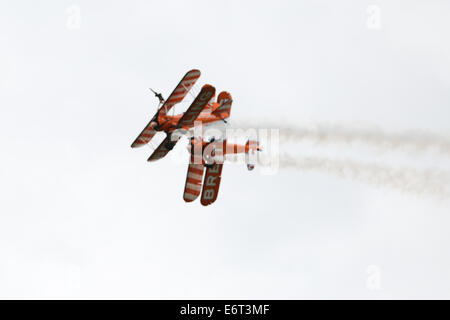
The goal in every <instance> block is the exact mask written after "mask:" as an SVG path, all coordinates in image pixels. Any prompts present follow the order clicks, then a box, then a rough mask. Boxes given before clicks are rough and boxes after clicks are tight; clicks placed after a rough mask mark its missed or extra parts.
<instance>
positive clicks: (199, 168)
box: [183, 163, 204, 202]
mask: <svg viewBox="0 0 450 320" xmlns="http://www.w3.org/2000/svg"><path fill="white" fill-rule="evenodd" d="M203 172H204V168H203V164H193V163H190V164H189V167H188V172H187V177H186V184H185V186H184V195H183V199H184V201H186V202H191V201H194V200H195V199H197V197H198V196H199V195H200V191H201V189H202V179H203Z"/></svg>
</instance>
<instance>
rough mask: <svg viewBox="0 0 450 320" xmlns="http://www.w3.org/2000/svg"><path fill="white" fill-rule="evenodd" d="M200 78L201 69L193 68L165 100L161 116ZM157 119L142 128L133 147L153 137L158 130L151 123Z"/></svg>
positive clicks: (145, 142)
mask: <svg viewBox="0 0 450 320" xmlns="http://www.w3.org/2000/svg"><path fill="white" fill-rule="evenodd" d="M198 78H200V71H199V70H196V69H193V70H191V71H189V72H188V73H186V74H185V75H184V77H183V79H181V81H180V83H178V85H177V86H176V88H175V90H173V92H172V93H171V94H170V96H169V98H168V99H167V100H166V101H165V102H164V104H163V106H162V107H161V109H160V110H159V117H161V116H163V117H164V116H165V115H166V112H167V111H169V110H170V109H171V108H172V107H173V106H174V105H176V104H177V103H179V102H180V101H181V100H183V99H184V97H185V96H186V94H187V93H188V92H189V90H191V88H192V87H193V86H194V84H195V82H196V81H197V80H198ZM155 120H158V119H156V118H153V119H152V120H150V122H149V123H148V124H147V126H146V127H145V128H144V130H142V132H141V134H140V135H139V136H138V137H137V138H136V140H134V142H133V144H132V145H131V147H132V148H138V147H142V146H144V145H146V144H147V143H148V142H149V141H150V140H151V139H152V138H153V136H154V135H155V133H156V131H155V130H154V129H153V128H152V126H151V125H150V124H151V123H152V121H155ZM159 120H162V118H159ZM161 122H162V121H161Z"/></svg>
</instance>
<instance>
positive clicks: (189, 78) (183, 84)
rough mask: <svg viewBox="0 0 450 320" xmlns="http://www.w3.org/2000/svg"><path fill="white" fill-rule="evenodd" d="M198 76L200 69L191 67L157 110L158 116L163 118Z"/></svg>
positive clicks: (182, 97) (184, 94) (185, 93)
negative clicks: (158, 110)
mask: <svg viewBox="0 0 450 320" xmlns="http://www.w3.org/2000/svg"><path fill="white" fill-rule="evenodd" d="M198 78H200V70H196V69H193V70H191V71H189V72H188V73H186V74H185V76H184V77H183V79H181V81H180V83H179V84H178V85H177V86H176V88H175V89H174V90H173V92H172V93H171V94H170V96H169V98H167V100H166V101H165V102H164V104H163V106H162V107H161V109H160V112H159V118H160V119H161V118H164V117H165V116H166V115H167V112H168V111H169V110H170V109H171V108H172V107H173V106H174V105H176V104H177V103H179V102H181V101H182V100H183V99H184V97H185V96H186V95H187V93H188V92H189V90H191V88H192V87H193V86H194V84H195V82H197V80H198Z"/></svg>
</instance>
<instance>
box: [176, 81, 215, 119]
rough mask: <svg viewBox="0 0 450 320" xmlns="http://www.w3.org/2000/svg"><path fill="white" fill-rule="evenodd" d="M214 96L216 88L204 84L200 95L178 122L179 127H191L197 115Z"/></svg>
mask: <svg viewBox="0 0 450 320" xmlns="http://www.w3.org/2000/svg"><path fill="white" fill-rule="evenodd" d="M215 94H216V88H214V87H213V86H212V85H209V84H205V85H204V86H203V87H202V90H201V91H200V93H199V94H198V95H197V97H195V99H194V101H193V102H192V104H191V105H190V107H189V108H188V109H187V110H186V112H185V113H184V114H183V116H182V117H181V118H180V120H179V121H178V125H180V126H192V125H193V124H194V121H195V120H196V119H197V117H198V115H199V114H200V112H202V110H203V109H204V108H205V107H206V105H207V104H208V102H209V100H211V98H212V97H214V95H215Z"/></svg>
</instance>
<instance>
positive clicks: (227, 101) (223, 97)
mask: <svg viewBox="0 0 450 320" xmlns="http://www.w3.org/2000/svg"><path fill="white" fill-rule="evenodd" d="M217 102H219V104H220V105H219V106H218V107H217V108H216V109H214V110H213V112H212V114H214V115H217V116H219V117H220V118H228V117H229V116H230V113H231V104H232V103H233V100H232V99H231V94H229V93H228V92H226V91H222V92H221V93H219V96H218V97H217Z"/></svg>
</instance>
